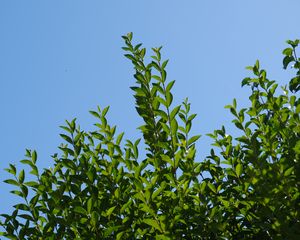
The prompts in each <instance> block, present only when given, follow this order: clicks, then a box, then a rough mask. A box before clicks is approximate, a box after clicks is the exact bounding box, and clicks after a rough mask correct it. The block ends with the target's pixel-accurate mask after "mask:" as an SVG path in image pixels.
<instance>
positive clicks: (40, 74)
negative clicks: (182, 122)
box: [0, 0, 300, 213]
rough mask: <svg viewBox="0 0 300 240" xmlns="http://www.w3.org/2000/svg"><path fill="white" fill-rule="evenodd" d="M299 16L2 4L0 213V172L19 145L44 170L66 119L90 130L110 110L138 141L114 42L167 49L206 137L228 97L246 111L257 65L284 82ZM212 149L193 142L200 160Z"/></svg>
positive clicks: (287, 8) (175, 1)
mask: <svg viewBox="0 0 300 240" xmlns="http://www.w3.org/2000/svg"><path fill="white" fill-rule="evenodd" d="M299 9H300V1H299V0H281V1H280V0H251V1H241V0H229V1H224V0H218V1H213V0H202V1H200V0H191V1H179V0H172V1H171V0H152V1H142V0H126V1H124V0H119V1H116V0H110V1H99V0H88V1H86V0H85V1H83V0H81V1H78V0H52V1H50V0H48V1H47V0H44V1H41V0H35V1H33V0H26V1H22V0H20V1H17V0H2V1H0V32H1V38H0V104H1V117H0V132H1V138H0V150H1V155H0V181H1V183H0V184H1V187H0V194H1V204H0V213H3V212H6V211H7V210H9V209H10V206H11V205H12V204H13V203H14V202H15V199H16V198H15V197H14V196H13V195H11V194H9V193H8V192H9V190H11V188H10V187H9V186H7V184H4V183H3V182H2V181H3V180H4V179H6V178H7V177H8V176H9V175H8V174H6V172H5V171H4V170H3V169H4V168H5V167H7V166H8V164H9V163H14V164H16V165H17V166H19V167H20V164H19V163H18V162H19V160H21V159H23V157H24V153H25V148H30V149H36V150H37V151H38V156H39V158H38V162H39V163H38V164H39V166H41V167H49V166H51V165H52V164H53V162H52V160H51V157H50V155H52V154H53V153H56V152H58V149H57V146H58V145H59V144H60V143H61V141H62V140H61V138H60V137H59V133H61V132H62V130H61V129H60V128H59V127H58V126H59V125H62V124H64V120H65V119H68V120H71V119H72V118H74V117H77V119H78V123H80V125H81V126H82V128H83V129H84V130H87V131H88V130H91V129H93V126H92V124H93V123H94V120H95V119H93V117H92V116H90V114H89V113H88V111H89V110H92V109H95V108H96V106H97V105H100V106H101V107H105V106H107V105H110V106H111V108H110V113H109V119H110V120H111V124H116V125H117V126H118V130H119V131H125V137H126V138H129V139H134V138H137V137H138V136H139V133H138V131H137V130H136V128H137V127H138V126H139V125H140V123H141V120H140V119H139V118H138V116H137V115H136V113H135V109H134V99H133V97H132V92H131V90H130V89H129V87H130V86H131V85H132V84H133V83H134V79H133V77H132V73H133V70H132V66H131V63H130V62H129V61H128V60H127V59H125V58H124V57H123V52H122V50H121V47H122V46H123V42H122V39H121V35H123V34H125V33H127V32H130V31H132V32H134V40H135V41H136V42H143V43H144V46H146V47H148V48H150V47H156V46H160V45H163V46H164V48H163V57H165V58H168V59H170V61H169V65H168V68H167V70H168V76H169V80H173V79H175V80H176V85H175V87H174V97H175V103H180V102H181V101H182V100H183V99H184V98H185V97H189V99H190V101H191V103H192V112H195V113H197V114H198V117H197V118H196V120H195V122H194V128H193V132H194V133H195V134H196V133H200V134H202V135H205V134H206V133H209V132H212V131H213V130H214V129H216V128H219V127H220V126H221V125H222V124H225V125H226V126H230V121H231V119H232V117H231V115H230V113H229V112H228V111H227V110H225V109H224V106H225V105H226V104H229V103H231V102H232V99H233V98H237V100H238V104H239V105H240V106H247V104H248V97H247V94H248V93H249V91H247V90H246V89H242V88H241V84H240V83H241V80H242V79H243V78H244V77H246V76H249V75H250V73H248V71H246V70H245V67H246V66H248V65H253V64H254V62H255V60H256V59H260V61H261V66H262V67H263V68H265V69H267V71H268V76H269V77H270V78H271V79H276V80H278V81H279V83H280V84H282V85H284V84H287V83H288V80H289V78H288V76H289V74H288V72H286V71H284V70H283V69H282V54H281V51H282V50H283V49H284V48H285V47H286V44H285V40H287V39H292V40H293V39H295V38H300V35H299V33H300V32H299ZM228 128H229V129H232V133H235V130H233V128H231V127H228ZM210 143H211V141H210V139H208V138H207V137H203V138H201V139H200V141H199V143H198V145H197V148H198V153H199V159H198V160H199V161H201V158H202V157H204V156H206V154H208V153H209V148H210Z"/></svg>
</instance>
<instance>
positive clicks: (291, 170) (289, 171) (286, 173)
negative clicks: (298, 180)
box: [284, 166, 294, 177]
mask: <svg viewBox="0 0 300 240" xmlns="http://www.w3.org/2000/svg"><path fill="white" fill-rule="evenodd" d="M293 171H294V166H293V167H290V168H288V169H287V170H285V171H284V176H285V177H287V176H289V175H291V174H292V172H293Z"/></svg>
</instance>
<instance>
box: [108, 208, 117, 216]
mask: <svg viewBox="0 0 300 240" xmlns="http://www.w3.org/2000/svg"><path fill="white" fill-rule="evenodd" d="M115 208H116V206H113V207H111V208H109V209H108V210H107V211H106V216H110V215H111V214H112V213H113V211H114V210H115Z"/></svg>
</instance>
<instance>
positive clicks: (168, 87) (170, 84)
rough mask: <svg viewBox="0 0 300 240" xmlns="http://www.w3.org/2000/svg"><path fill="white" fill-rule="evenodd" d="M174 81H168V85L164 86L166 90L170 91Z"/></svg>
mask: <svg viewBox="0 0 300 240" xmlns="http://www.w3.org/2000/svg"><path fill="white" fill-rule="evenodd" d="M174 83H175V80H173V81H171V82H169V83H168V85H167V87H166V92H170V91H171V89H172V87H173V85H174Z"/></svg>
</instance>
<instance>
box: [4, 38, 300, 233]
mask: <svg viewBox="0 0 300 240" xmlns="http://www.w3.org/2000/svg"><path fill="white" fill-rule="evenodd" d="M123 39H124V42H125V46H124V47H123V50H124V51H125V52H126V54H125V57H126V58H128V59H129V60H130V61H131V62H132V64H133V66H134V69H135V74H134V78H135V81H136V82H135V85H134V86H132V87H131V89H132V90H133V95H134V98H135V107H136V111H137V113H138V115H139V116H140V117H141V118H142V120H143V124H142V125H141V126H139V128H138V129H139V130H140V131H141V133H142V136H143V138H142V139H137V140H135V141H131V140H128V139H126V140H124V141H123V137H124V133H117V127H116V126H112V125H110V124H109V123H108V121H107V117H106V115H107V113H108V110H109V107H106V108H104V109H101V108H100V107H98V108H97V110H96V111H90V113H91V114H92V115H93V116H94V117H95V118H96V119H97V122H96V124H95V126H96V128H97V129H96V130H94V131H83V130H81V129H80V126H79V125H78V124H77V123H76V119H73V120H72V121H66V125H65V126H61V128H62V129H63V130H64V133H62V134H61V135H60V136H61V137H62V139H63V140H64V143H62V144H61V145H60V146H59V149H60V151H61V153H60V154H57V153H56V154H54V155H53V156H52V158H53V162H54V164H53V167H52V168H49V169H42V170H39V168H38V167H37V163H36V162H37V153H36V151H32V150H26V155H25V157H26V158H25V159H24V160H21V163H22V164H24V165H28V166H29V168H30V169H31V170H30V172H29V174H30V175H31V178H30V179H33V180H30V181H26V177H25V174H27V173H26V172H25V171H24V170H21V171H17V169H16V167H15V166H14V165H12V164H10V165H9V168H7V169H6V171H8V172H9V173H10V174H11V175H12V178H11V179H7V180H5V182H6V183H8V184H10V185H13V186H15V187H16V190H13V191H12V193H13V194H15V195H17V196H19V197H20V198H21V199H22V201H21V202H20V203H19V204H16V205H15V206H14V211H13V212H12V213H11V214H1V216H2V220H1V222H0V225H1V226H2V227H3V229H4V231H3V232H2V233H1V235H3V236H5V237H7V238H9V239H296V238H297V236H299V235H300V232H299V229H300V220H299V219H300V216H299V214H300V212H299V210H300V192H299V184H300V165H299V159H300V157H299V156H300V140H299V137H300V120H299V112H300V100H299V96H298V95H297V92H298V91H299V90H300V80H299V79H300V70H299V69H300V59H299V58H297V56H296V47H297V45H298V43H299V40H296V41H288V44H289V45H290V47H289V48H286V49H285V50H284V51H283V54H284V55H285V57H284V60H283V65H284V68H287V66H289V65H290V64H293V68H294V69H296V76H295V77H293V78H292V79H291V80H290V82H289V87H288V88H287V87H282V90H283V92H284V93H283V94H281V95H278V93H277V92H276V89H277V87H278V85H277V84H276V82H275V81H271V80H269V79H268V78H267V74H266V71H265V70H263V69H261V68H260V64H259V61H257V62H256V63H255V65H254V66H252V67H248V69H249V70H251V71H252V72H253V74H254V77H248V78H245V79H244V80H243V81H242V86H249V87H250V89H251V94H250V96H249V100H250V106H249V107H248V108H244V109H240V110H239V109H238V108H237V102H236V100H234V101H233V103H232V105H227V106H226V108H228V109H229V110H230V112H231V113H232V115H233V117H234V119H233V121H232V122H233V124H234V125H235V126H236V128H237V129H239V130H240V131H241V135H240V136H239V137H236V138H233V136H231V135H230V134H227V132H226V129H225V127H224V126H223V127H221V129H219V130H215V131H214V132H213V133H211V134H208V135H209V136H210V137H211V138H212V139H213V146H214V148H213V149H211V151H210V153H209V154H208V156H207V157H206V158H205V159H204V160H203V161H196V147H195V143H196V141H197V140H198V139H199V138H200V135H195V136H193V135H191V133H190V132H191V127H192V122H193V120H194V118H195V117H196V114H192V113H190V110H191V106H190V103H189V102H188V99H185V100H184V101H183V102H182V104H180V105H178V106H174V104H173V94H172V88H173V86H174V83H175V81H174V80H173V81H168V80H167V72H166V67H167V64H168V60H162V58H161V47H159V48H152V55H151V60H150V62H148V63H146V60H145V56H146V48H143V47H142V44H137V45H134V44H133V43H132V33H129V34H127V35H126V36H123ZM141 140H142V144H143V145H144V146H146V147H145V150H143V151H145V154H141V153H140V151H141V150H140V149H141V147H140V142H141Z"/></svg>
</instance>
